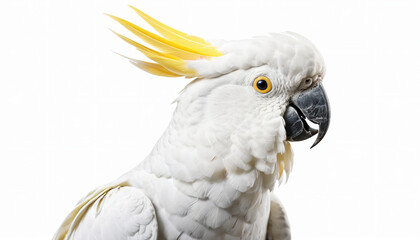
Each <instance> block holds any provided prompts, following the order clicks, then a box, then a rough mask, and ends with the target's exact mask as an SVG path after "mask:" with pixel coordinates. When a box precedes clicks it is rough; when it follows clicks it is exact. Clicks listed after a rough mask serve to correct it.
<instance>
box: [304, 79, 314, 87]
mask: <svg viewBox="0 0 420 240" xmlns="http://www.w3.org/2000/svg"><path fill="white" fill-rule="evenodd" d="M303 84H304V86H305V87H309V86H311V85H312V78H307V79H305V81H304V82H303Z"/></svg>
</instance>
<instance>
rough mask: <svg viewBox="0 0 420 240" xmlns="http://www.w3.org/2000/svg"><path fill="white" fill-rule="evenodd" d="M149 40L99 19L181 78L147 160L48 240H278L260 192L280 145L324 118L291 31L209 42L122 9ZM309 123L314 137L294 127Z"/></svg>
mask: <svg viewBox="0 0 420 240" xmlns="http://www.w3.org/2000/svg"><path fill="white" fill-rule="evenodd" d="M132 8H133V9H134V10H135V11H136V13H137V14H138V15H140V16H141V17H142V18H143V19H144V20H145V21H146V22H147V23H149V24H150V25H151V26H152V27H153V28H154V29H155V30H156V31H157V32H158V33H159V34H160V35H158V34H154V33H152V32H149V31H146V30H145V29H143V28H140V27H138V26H136V25H134V24H133V23H130V22H128V21H125V20H123V19H121V18H118V17H115V16H111V18H113V19H114V20H116V21H117V22H119V23H120V24H121V25H122V26H124V27H125V28H127V29H128V30H129V31H131V32H132V33H134V34H135V35H136V36H137V37H139V39H141V40H142V41H144V42H145V43H147V44H149V45H150V46H152V47H153V48H154V49H152V48H149V47H146V46H144V45H142V44H140V43H138V42H137V41H135V40H132V39H129V38H127V37H124V36H122V35H120V34H117V35H118V36H119V37H121V38H122V39H123V40H125V41H126V42H128V43H130V44H131V45H133V46H135V47H136V48H137V49H138V50H139V51H140V52H142V53H143V54H144V55H145V56H146V57H147V58H149V59H151V60H152V61H153V62H145V61H141V60H135V59H130V61H131V62H132V63H133V64H134V65H136V66H137V67H139V68H141V69H143V70H145V71H147V72H149V73H152V74H155V75H160V76H165V77H181V76H185V77H187V78H192V81H191V83H190V84H188V85H187V86H186V87H185V89H184V90H183V91H182V93H181V94H180V96H179V97H178V98H177V100H176V103H177V107H176V110H175V112H174V114H173V118H172V120H171V122H170V124H169V126H168V128H167V129H166V131H165V132H164V134H163V135H162V137H161V138H160V139H159V141H158V142H157V143H156V145H155V147H154V148H153V149H152V151H151V153H150V154H149V155H148V156H147V157H146V158H145V159H144V160H143V161H142V162H141V163H140V164H139V165H138V166H137V167H135V168H134V169H132V170H131V171H129V172H128V173H126V174H124V175H123V176H121V177H120V178H118V179H117V180H115V181H113V182H111V183H109V184H106V185H104V186H102V187H99V188H98V189H96V190H94V191H92V192H91V193H89V194H88V195H87V196H86V197H85V198H83V199H82V200H81V201H80V202H79V203H78V204H77V206H76V207H75V208H74V209H73V211H72V212H71V213H70V214H69V215H68V216H67V218H66V219H65V220H64V222H63V223H62V225H61V226H60V228H59V229H58V231H57V232H56V234H55V236H54V238H53V239H57V240H58V239H59V240H63V239H78V240H93V239H95V240H108V239H109V240H129V239H130V240H134V239H185V240H186V239H252V240H258V239H290V231H289V224H288V222H287V217H286V214H285V212H284V209H283V207H282V205H281V204H280V202H279V201H278V200H277V199H276V198H275V196H274V195H273V194H272V193H271V192H272V191H273V187H274V186H275V183H276V182H277V181H281V180H282V179H283V178H285V177H288V176H289V173H290V171H291V167H292V163H293V153H292V149H291V146H290V143H289V141H300V140H305V139H307V138H309V137H311V136H313V135H315V134H317V133H318V137H317V139H316V141H315V143H314V145H316V144H317V143H318V142H319V141H320V140H321V139H322V138H323V137H324V135H325V133H326V131H327V129H328V124H329V118H330V112H329V107H328V100H327V97H326V94H325V92H324V89H323V87H322V84H321V82H322V80H323V77H324V73H325V66H324V61H323V59H322V57H321V55H320V53H319V52H318V50H317V49H316V48H315V47H314V45H313V44H312V43H311V42H309V40H307V39H306V38H304V37H302V36H301V35H298V34H296V33H292V32H284V33H279V34H271V35H269V36H261V37H254V38H251V39H246V40H238V41H221V42H217V43H214V44H210V43H208V42H206V41H204V40H203V39H201V38H199V37H195V36H191V35H187V34H185V33H183V32H180V31H178V30H175V29H173V28H171V27H168V26H167V25H164V24H162V23H160V22H158V21H157V20H155V19H153V18H152V17H150V16H148V15H146V14H145V13H143V12H142V11H140V10H138V9H136V8H134V7H132ZM306 118H307V119H309V120H310V121H312V122H314V123H316V124H318V125H319V131H318V130H315V129H313V128H311V127H309V125H308V124H307V123H306V121H305V119H306Z"/></svg>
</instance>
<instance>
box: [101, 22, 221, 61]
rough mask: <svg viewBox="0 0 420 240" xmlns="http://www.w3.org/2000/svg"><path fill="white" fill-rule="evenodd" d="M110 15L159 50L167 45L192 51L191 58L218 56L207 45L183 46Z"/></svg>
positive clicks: (218, 54) (171, 47)
mask: <svg viewBox="0 0 420 240" xmlns="http://www.w3.org/2000/svg"><path fill="white" fill-rule="evenodd" d="M108 16H110V17H111V18H112V19H114V20H115V21H117V22H118V23H120V24H121V25H122V26H124V27H125V28H127V29H128V30H129V31H131V32H132V33H134V34H135V35H136V36H138V37H139V38H141V39H143V40H144V41H145V42H147V43H149V44H151V45H153V46H155V47H157V48H160V49H161V50H164V51H165V50H168V47H170V51H174V50H175V51H177V50H181V51H183V52H182V53H180V54H185V52H187V53H188V52H189V53H193V54H196V57H195V58H193V59H198V58H199V56H200V55H202V56H220V55H221V54H220V52H218V51H214V49H212V48H208V47H201V48H198V47H194V46H184V45H180V44H178V43H176V42H171V41H169V40H168V39H166V38H163V37H161V36H159V35H156V34H154V33H152V32H149V31H147V30H145V29H143V28H141V27H139V26H137V25H135V24H133V23H131V22H128V21H126V20H124V19H121V18H119V17H115V16H112V15H108Z"/></svg>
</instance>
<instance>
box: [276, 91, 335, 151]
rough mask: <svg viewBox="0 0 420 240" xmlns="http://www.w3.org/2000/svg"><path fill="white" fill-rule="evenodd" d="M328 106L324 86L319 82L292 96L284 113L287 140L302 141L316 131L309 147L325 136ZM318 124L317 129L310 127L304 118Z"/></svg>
mask: <svg viewBox="0 0 420 240" xmlns="http://www.w3.org/2000/svg"><path fill="white" fill-rule="evenodd" d="M330 116H331V113H330V107H329V103H328V98H327V94H326V93H325V90H324V87H323V86H322V84H321V83H319V84H318V85H317V86H316V87H314V88H311V89H310V90H307V91H304V92H301V93H299V94H297V95H296V96H294V97H293V98H292V100H291V102H290V104H289V106H288V107H287V109H286V112H285V113H284V116H283V118H284V120H285V122H286V134H287V140H288V141H303V140H306V139H308V138H310V137H312V136H313V135H315V134H317V133H318V136H317V138H316V140H315V142H314V143H313V144H312V146H311V148H313V147H314V146H315V145H317V144H318V143H319V142H320V141H321V140H322V139H323V138H324V136H325V134H326V133H327V131H328V126H329V124H330ZM306 118H307V119H309V120H310V121H311V122H313V123H316V124H318V125H319V130H316V129H313V128H311V127H310V126H309V125H308V123H306V121H305V119H306Z"/></svg>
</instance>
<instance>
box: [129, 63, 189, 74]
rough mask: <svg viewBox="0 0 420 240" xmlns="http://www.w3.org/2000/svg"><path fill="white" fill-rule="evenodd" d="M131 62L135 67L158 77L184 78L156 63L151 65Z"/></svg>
mask: <svg viewBox="0 0 420 240" xmlns="http://www.w3.org/2000/svg"><path fill="white" fill-rule="evenodd" d="M130 62H131V63H132V64H133V65H134V66H136V67H138V68H140V69H142V70H144V71H146V72H148V73H151V74H154V75H157V76H162V77H181V76H182V75H178V74H176V73H173V72H170V71H169V70H167V69H166V68H164V67H162V66H160V65H159V64H156V63H150V62H145V61H141V60H132V61H130Z"/></svg>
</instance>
